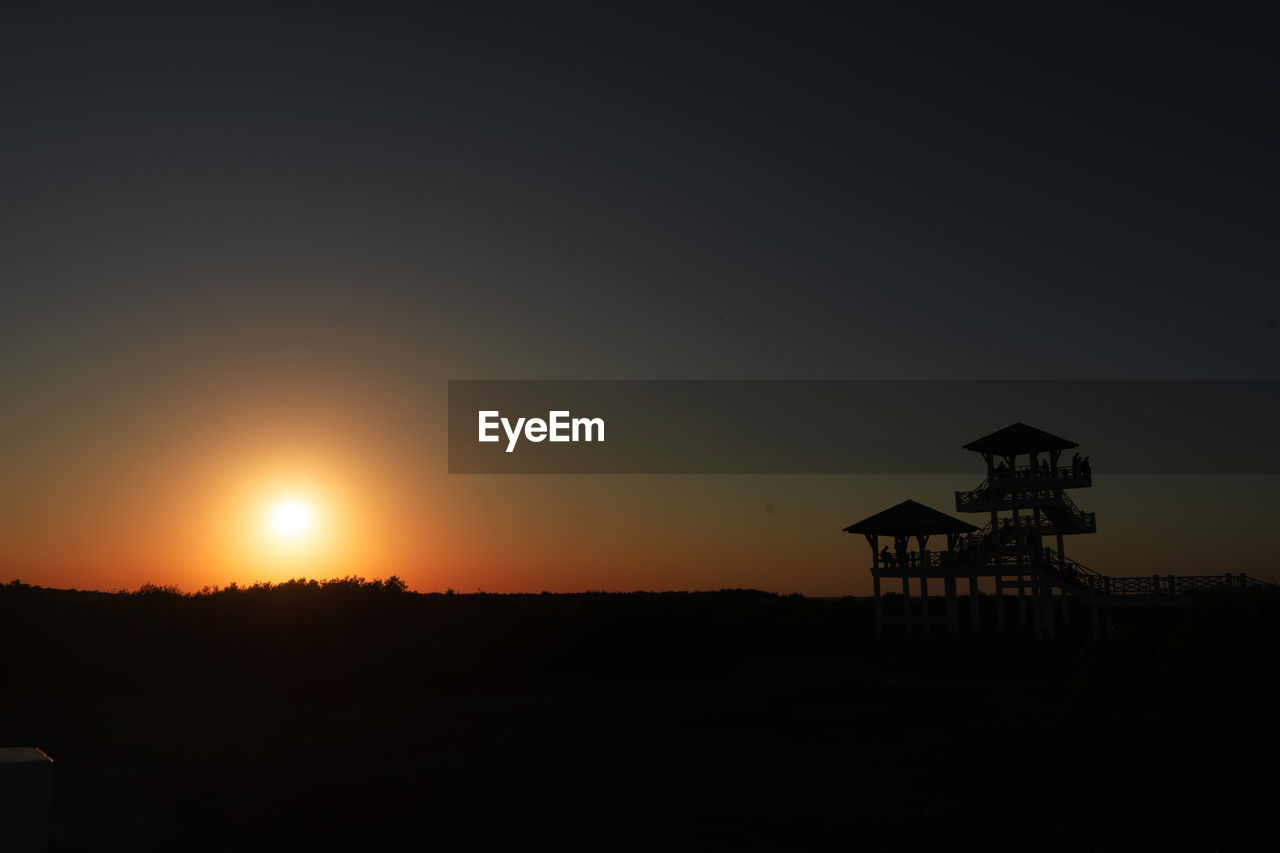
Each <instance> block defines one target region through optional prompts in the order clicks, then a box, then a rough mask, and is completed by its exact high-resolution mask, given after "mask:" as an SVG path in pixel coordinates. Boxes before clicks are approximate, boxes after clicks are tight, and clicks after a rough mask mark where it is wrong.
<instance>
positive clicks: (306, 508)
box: [268, 500, 315, 541]
mask: <svg viewBox="0 0 1280 853" xmlns="http://www.w3.org/2000/svg"><path fill="white" fill-rule="evenodd" d="M314 524H315V512H314V511H313V510H312V509H311V507H310V505H308V504H307V503H305V502H303V501H299V500H287V501H281V502H280V503H278V504H276V505H275V506H273V507H272V508H271V514H270V516H269V517H268V526H269V527H270V528H271V532H272V533H273V534H275V536H276V537H277V538H279V539H285V540H289V541H296V540H299V539H302V538H304V537H306V536H307V534H309V533H310V532H311V529H312V527H313V525H314Z"/></svg>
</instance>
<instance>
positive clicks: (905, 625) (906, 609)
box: [902, 575, 911, 634]
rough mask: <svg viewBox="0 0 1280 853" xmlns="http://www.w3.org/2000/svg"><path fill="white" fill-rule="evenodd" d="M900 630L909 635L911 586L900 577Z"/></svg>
mask: <svg viewBox="0 0 1280 853" xmlns="http://www.w3.org/2000/svg"><path fill="white" fill-rule="evenodd" d="M902 629H903V630H904V631H906V632H907V633H908V634H910V633H911V584H910V582H909V581H908V580H907V576H906V575H903V576H902Z"/></svg>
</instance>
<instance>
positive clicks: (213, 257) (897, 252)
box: [0, 2, 1280, 595]
mask: <svg viewBox="0 0 1280 853" xmlns="http://www.w3.org/2000/svg"><path fill="white" fill-rule="evenodd" d="M403 5H405V4H388V5H387V6H386V7H385V8H384V7H381V6H380V5H379V4H376V3H360V4H309V5H300V6H298V7H296V8H287V7H286V6H285V5H284V4H274V5H267V4H261V3H258V4H245V5H243V6H241V5H238V4H233V3H225V2H220V3H208V4H199V3H195V4H177V5H155V6H150V7H148V6H133V5H130V4H124V5H120V6H116V5H112V4H85V5H84V6H83V7H82V8H79V9H77V8H75V6H76V4H58V5H56V6H52V7H50V8H47V9H25V10H22V11H18V12H11V13H9V14H8V16H7V17H6V23H5V26H4V27H3V31H2V32H0V67H3V72H4V76H3V79H4V80H5V120H4V127H5V132H4V134H3V135H2V136H0V152H2V154H3V156H2V157H0V186H3V187H4V197H5V203H4V204H3V205H2V206H0V217H3V229H0V324H2V330H3V334H2V335H0V354H2V355H3V358H2V359H0V395H2V396H0V401H2V406H0V474H2V476H3V489H2V491H0V579H3V580H8V579H10V578H21V579H22V580H23V581H24V582H27V583H36V584H43V585H50V586H64V587H78V588H98V589H120V588H135V587H137V586H138V585H139V584H141V583H143V582H147V581H149V582H153V583H160V584H170V583H172V584H177V585H179V586H181V587H183V588H186V589H198V588H200V587H201V586H203V585H205V584H226V583H228V582H230V581H236V582H240V583H245V582H251V581H254V580H282V579H285V578H288V577H291V576H297V575H303V574H305V575H307V576H322V577H323V576H330V575H340V574H347V573H357V574H361V575H365V576H367V577H373V576H384V577H385V576H387V575H390V574H398V575H400V576H401V577H403V578H405V579H406V580H407V581H408V583H409V585H410V586H411V587H413V588H415V589H419V590H424V591H427V590H443V589H445V588H446V587H452V588H455V589H458V590H460V591H463V592H471V591H474V590H476V589H484V590H486V591H491V592H508V591H511V592H515V591H533V592H536V591H540V590H544V589H545V590H551V591H570V590H583V589H609V590H630V589H707V588H720V587H757V588H761V589H767V590H772V591H777V592H795V591H798V592H803V593H806V594H811V595H840V594H848V593H854V594H864V593H866V592H868V591H869V588H870V576H869V573H868V571H867V566H868V554H867V550H866V545H865V543H864V542H862V540H861V538H857V539H856V541H855V538H854V537H851V536H848V535H846V534H843V533H841V528H842V527H843V526H845V525H847V524H849V523H851V522H854V521H857V520H858V519H861V518H863V517H865V516H867V515H870V514H872V513H874V512H876V511H878V510H880V509H883V508H884V507H886V506H889V505H891V504H894V503H897V502H898V501H901V500H903V499H906V498H914V499H916V500H919V501H921V502H922V503H925V504H928V505H930V506H933V507H936V508H937V509H940V510H942V511H944V512H948V513H951V512H953V511H954V504H953V499H952V493H953V491H954V490H956V489H962V488H967V487H972V486H973V485H975V484H976V483H977V482H978V481H979V480H980V479H981V478H982V475H983V471H982V468H981V464H980V460H979V459H978V458H977V457H974V469H973V476H970V477H964V476H961V477H955V476H948V477H941V476H939V477H928V476H901V477H892V476H876V477H853V476H834V475H832V476H809V477H799V476H796V477H783V476H774V477H744V476H719V477H713V476H687V477H658V476H577V477H574V476H466V475H450V474H448V473H447V464H446V451H447V448H446V441H445V438H446V436H445V424H446V415H447V412H446V409H445V404H446V393H447V385H446V383H447V381H448V380H450V379H695V378H696V379H721V378H734V379H866V378H883V379H922V378H928V379H1117V378H1118V379H1201V380H1204V379H1224V380H1226V379H1270V380H1275V379H1280V331H1277V328H1276V325H1277V315H1278V314H1280V287H1277V270H1278V267H1280V264H1278V258H1277V251H1278V246H1280V242H1277V239H1276V235H1277V234H1278V233H1280V215H1277V208H1276V199H1277V198H1280V162H1278V160H1277V151H1280V113H1277V111H1276V109H1275V104H1276V103H1278V102H1280V85H1277V84H1278V83H1280V74H1278V73H1277V67H1276V63H1277V53H1276V51H1275V49H1274V45H1275V40H1276V38H1277V36H1278V35H1280V33H1278V32H1277V29H1278V27H1277V20H1276V16H1275V14H1274V13H1265V12H1262V11H1259V12H1258V13H1257V17H1249V15H1247V14H1246V13H1242V12H1232V13H1230V14H1226V13H1223V12H1220V11H1214V10H1213V7H1210V6H1207V5H1206V6H1205V7H1204V8H1203V9H1202V10H1201V11H1200V12H1186V11H1183V10H1177V11H1174V10H1169V9H1162V10H1161V14H1160V15H1159V16H1150V15H1124V14H1119V13H1117V12H1116V10H1115V9H1114V8H1105V9H1100V10H1098V11H1093V12H1091V11H1085V10H1083V9H1081V8H1080V7H1078V6H1071V7H1061V8H1060V9H1058V10H1056V11H1050V10H1047V9H1042V8H1040V7H1037V8H1036V9H1035V10H1031V9H1030V8H1029V7H1023V6H1018V5H1015V6H1012V7H1006V8H1004V9H1003V10H1000V11H992V12H989V13H987V14H984V15H982V16H980V17H974V16H973V15H972V10H971V9H969V8H968V7H965V8H963V9H962V8H959V7H957V6H955V5H954V4H936V5H931V6H927V7H926V6H913V7H910V8H909V9H908V8H904V7H903V6H902V4H883V6H878V7H876V6H868V7H860V9H861V10H860V11H849V10H848V9H844V10H841V11H839V12H836V11H827V12H819V11H813V10H809V11H806V10H803V9H800V8H798V7H797V6H796V5H795V4H776V5H773V6H771V7H767V8H766V7H755V6H752V7H747V6H744V5H742V4H723V5H720V4H717V5H704V6H700V7H699V8H697V9H695V8H691V7H690V6H689V4H682V5H676V4H673V5H671V6H669V7H665V8H662V7H658V6H656V5H652V4H644V5H632V6H630V7H629V11H626V12H622V11H618V10H617V9H614V10H612V11H608V12H606V11H602V10H601V8H600V5H599V4H575V5H573V6H557V7H556V8H555V10H549V9H548V8H546V7H545V6H544V4H509V5H508V4H482V5H477V6H473V7H471V9H470V11H466V12H462V11H456V10H455V11H443V10H441V9H439V8H436V7H434V6H431V5H428V4H424V5H423V6H422V7H421V8H418V9H411V10H405V9H404V8H402V6H403ZM1221 415H1222V417H1221V431H1222V433H1221V435H1222V439H1221V440H1222V443H1223V446H1224V452H1227V450H1228V449H1230V452H1240V451H1241V450H1242V449H1240V448H1234V447H1232V445H1231V436H1232V425H1231V413H1230V412H1223V413H1221ZM1007 423H1008V420H1007V419H1006V420H1004V421H1001V422H995V423H991V424H990V425H989V430H988V431H994V430H995V429H998V428H1000V427H1002V426H1005V425H1007ZM1035 425H1036V426H1039V427H1041V428H1043V429H1046V430H1048V431H1050V432H1055V431H1057V430H1058V429H1061V428H1060V427H1057V425H1055V424H1052V423H1037V424H1035ZM1063 431H1064V432H1065V429H1064V430H1063ZM978 437H979V435H970V434H957V435H955V436H954V445H955V446H956V447H957V448H958V447H959V446H960V445H962V444H964V443H965V442H967V441H970V440H973V439H975V438H978ZM1067 437H1069V438H1071V439H1073V440H1075V441H1078V442H1080V444H1081V446H1082V450H1083V451H1084V452H1088V445H1089V441H1090V436H1088V435H1076V434H1069V433H1068V435H1067ZM1243 452H1246V453H1254V452H1256V453H1265V454H1274V453H1275V452H1276V450H1275V448H1270V447H1268V448H1244V449H1243ZM1105 462H1106V460H1100V459H1096V458H1095V464H1097V465H1098V466H1099V470H1103V467H1104V465H1103V463H1105ZM1278 480H1280V477H1276V476H1274V475H1265V476H1263V475H1254V476H1248V475H1239V476H1197V477H1177V476H1169V475H1166V476H1157V475H1143V476H1137V475H1133V476H1120V475H1116V476H1106V475H1100V476H1098V477H1097V478H1096V479H1095V485H1094V487H1093V488H1092V489H1090V490H1087V491H1084V492H1079V493H1076V494H1074V495H1073V497H1074V498H1075V499H1076V501H1077V503H1079V504H1080V505H1081V506H1082V507H1085V508H1086V509H1090V510H1095V511H1097V513H1098V527H1099V532H1098V533H1097V534H1096V535H1093V536H1082V537H1075V539H1074V540H1073V541H1072V542H1071V544H1070V545H1069V549H1070V550H1071V551H1072V552H1073V556H1077V557H1078V558H1079V559H1081V560H1082V561H1084V562H1085V563H1086V564H1088V565H1090V566H1091V567H1093V568H1095V569H1098V570H1100V571H1103V572H1106V573H1111V574H1150V573H1152V572H1156V571H1159V572H1160V573H1166V572H1175V573H1217V572H1221V571H1246V572H1249V573H1250V574H1253V575H1255V576H1256V577H1262V578H1267V577H1269V576H1271V575H1273V574H1276V575H1280V572H1277V571H1276V570H1275V568H1274V566H1275V562H1274V559H1273V557H1272V556H1271V555H1272V554H1273V553H1274V548H1275V547H1276V545H1275V542H1274V541H1273V537H1270V536H1269V535H1268V530H1270V529H1274V517H1275V515H1276V512H1277V510H1280V497H1277V495H1280V491H1278V490H1277V486H1278V485H1280V483H1278V482H1277V481H1278ZM290 500H294V501H301V502H304V503H305V504H306V506H307V508H308V511H309V512H310V513H312V517H311V518H309V519H308V525H309V529H308V530H307V531H305V535H300V536H299V537H298V538H297V539H290V538H289V536H282V535H279V534H280V529H279V528H273V527H272V521H271V514H272V512H273V511H275V509H276V508H278V507H279V506H280V504H281V503H282V502H287V501H290ZM287 526H288V525H285V527H286V528H287Z"/></svg>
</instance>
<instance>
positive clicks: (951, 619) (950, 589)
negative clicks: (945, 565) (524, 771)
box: [944, 578, 960, 634]
mask: <svg viewBox="0 0 1280 853" xmlns="http://www.w3.org/2000/svg"><path fill="white" fill-rule="evenodd" d="M944 586H945V587H946V590H947V630H948V631H950V632H951V633H952V634H957V633H959V632H960V603H959V602H958V601H957V600H956V579H955V578H947V579H946V582H945V583H944Z"/></svg>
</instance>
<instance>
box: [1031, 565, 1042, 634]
mask: <svg viewBox="0 0 1280 853" xmlns="http://www.w3.org/2000/svg"><path fill="white" fill-rule="evenodd" d="M1030 577H1031V581H1032V583H1031V627H1032V628H1033V630H1034V632H1035V636H1036V639H1037V640H1038V639H1040V637H1041V636H1042V635H1043V634H1044V605H1043V604H1042V603H1041V601H1040V599H1042V598H1044V590H1043V589H1041V588H1040V587H1041V583H1040V576H1039V575H1031V576H1030Z"/></svg>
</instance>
